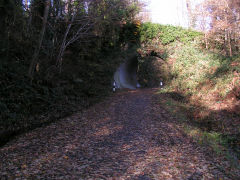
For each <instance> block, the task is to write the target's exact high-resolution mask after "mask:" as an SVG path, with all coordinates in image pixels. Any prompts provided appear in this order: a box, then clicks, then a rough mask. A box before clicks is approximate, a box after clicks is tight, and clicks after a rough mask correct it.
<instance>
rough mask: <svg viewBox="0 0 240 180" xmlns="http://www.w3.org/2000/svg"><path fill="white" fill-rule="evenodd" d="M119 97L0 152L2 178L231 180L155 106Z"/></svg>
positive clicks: (143, 96) (146, 94) (139, 95)
mask: <svg viewBox="0 0 240 180" xmlns="http://www.w3.org/2000/svg"><path fill="white" fill-rule="evenodd" d="M153 94H154V90H152V89H149V90H137V91H129V92H120V93H117V94H115V95H114V96H113V97H111V98H109V99H107V100H106V101H104V102H102V103H100V104H97V105H95V106H93V107H91V108H90V109H88V110H86V111H84V112H82V113H79V114H75V115H73V116H72V117H68V118H65V119H63V120H61V121H60V122H57V123H54V124H52V125H50V126H48V127H45V128H39V129H36V130H34V131H32V132H29V133H27V134H24V135H22V136H20V137H19V138H17V139H15V140H13V141H12V142H10V143H8V144H6V145H5V146H4V147H2V148H1V149H0V159H1V162H0V179H57V180H59V179H136V180H137V179H138V180H150V179H189V180H190V179H192V180H193V179H196V180H197V179H232V178H230V177H227V176H226V175H225V174H224V173H223V171H221V168H219V166H218V164H217V160H215V159H212V158H210V156H208V155H207V153H208V152H205V150H204V149H202V148H201V147H199V146H198V145H196V144H195V143H193V142H192V141H191V139H190V138H188V137H186V136H185V135H184V134H183V133H182V132H181V131H180V130H179V128H178V126H177V123H176V119H175V118H173V117H171V116H170V115H169V114H168V113H167V112H166V111H165V110H164V109H163V108H161V107H159V106H157V105H155V104H153V103H152V101H153V100H154V98H153Z"/></svg>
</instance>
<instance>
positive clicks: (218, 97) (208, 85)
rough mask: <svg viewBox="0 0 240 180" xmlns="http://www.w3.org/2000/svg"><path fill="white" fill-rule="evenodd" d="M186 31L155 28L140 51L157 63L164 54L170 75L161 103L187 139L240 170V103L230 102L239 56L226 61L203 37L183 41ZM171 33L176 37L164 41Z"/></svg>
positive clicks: (233, 99) (239, 82)
mask: <svg viewBox="0 0 240 180" xmlns="http://www.w3.org/2000/svg"><path fill="white" fill-rule="evenodd" d="M150 26H151V25H149V24H147V25H146V26H144V27H143V28H146V29H148V28H149V27H150ZM186 31H187V30H183V29H178V28H171V27H169V26H167V27H164V26H157V25H154V28H153V30H152V31H149V33H150V36H149V33H146V34H143V37H142V42H143V45H144V46H143V47H142V50H141V51H142V52H145V51H146V52H149V51H150V52H151V50H153V51H154V52H155V53H156V54H160V57H161V55H163V54H164V53H165V54H164V58H162V59H164V61H165V62H166V63H167V64H168V66H169V69H166V70H170V72H168V73H166V74H169V77H168V78H165V82H164V83H165V86H164V89H161V90H160V91H159V96H160V97H162V98H159V103H160V104H162V105H163V106H164V107H166V108H167V109H168V111H169V112H170V113H172V114H174V115H176V117H178V119H179V122H180V124H182V126H183V128H184V130H185V133H186V134H188V135H189V136H191V137H192V138H193V139H195V140H196V141H197V142H198V143H199V144H204V145H207V146H209V147H211V149H212V150H213V151H214V152H215V153H216V154H219V155H223V156H225V157H226V158H228V159H229V160H231V161H232V164H233V165H234V166H236V167H238V168H240V167H239V159H240V150H239V149H240V142H239V135H240V126H239V125H240V122H239V115H240V112H239V107H238V106H237V104H238V102H239V97H238V96H236V95H235V96H231V98H229V97H230V96H229V95H231V94H234V93H235V94H237V93H239V94H240V91H238V90H239V89H240V88H239V87H240V78H239V73H240V55H239V54H238V55H235V56H234V57H226V56H224V55H222V54H221V53H220V51H219V50H216V49H215V50H206V49H205V48H204V47H203V44H202V40H201V34H199V33H193V32H192V31H189V33H190V34H191V33H192V36H191V35H189V36H190V37H189V38H186V37H185V35H187V34H188V33H186ZM169 32H172V33H175V34H173V35H172V36H171V37H169V38H168V34H169ZM151 34H155V38H154V36H152V35H151ZM187 36H188V35H187ZM165 37H166V38H167V39H165ZM182 38H184V39H182ZM143 54H144V53H143ZM146 55H147V57H148V56H149V54H146V53H145V56H146ZM234 79H235V80H234ZM234 82H235V83H234Z"/></svg>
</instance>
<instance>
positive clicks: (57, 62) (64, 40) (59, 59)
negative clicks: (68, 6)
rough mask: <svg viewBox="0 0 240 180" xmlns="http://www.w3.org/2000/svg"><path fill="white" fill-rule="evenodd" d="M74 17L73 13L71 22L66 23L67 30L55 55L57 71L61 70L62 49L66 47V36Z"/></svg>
mask: <svg viewBox="0 0 240 180" xmlns="http://www.w3.org/2000/svg"><path fill="white" fill-rule="evenodd" d="M74 18H75V15H73V17H72V19H71V22H70V23H69V24H68V27H67V30H66V32H65V34H64V37H63V41H62V44H61V47H60V50H59V53H58V56H57V61H56V66H57V67H58V68H59V72H61V68H62V56H63V54H64V51H65V49H66V44H67V43H66V40H67V36H68V33H69V31H70V29H71V27H72V23H73V21H74Z"/></svg>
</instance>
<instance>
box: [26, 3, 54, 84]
mask: <svg viewBox="0 0 240 180" xmlns="http://www.w3.org/2000/svg"><path fill="white" fill-rule="evenodd" d="M49 7H50V0H46V2H45V9H44V16H43V25H42V30H41V32H40V36H39V41H38V45H37V47H36V49H35V51H34V54H33V58H32V61H31V64H30V67H29V70H28V75H29V77H30V78H31V80H33V75H34V69H35V67H36V65H37V63H38V55H39V52H40V49H41V46H42V41H43V37H44V34H45V30H46V24H47V19H48V12H49Z"/></svg>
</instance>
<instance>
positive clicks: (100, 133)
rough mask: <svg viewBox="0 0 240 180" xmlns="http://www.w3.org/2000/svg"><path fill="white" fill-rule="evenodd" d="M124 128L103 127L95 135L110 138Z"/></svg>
mask: <svg viewBox="0 0 240 180" xmlns="http://www.w3.org/2000/svg"><path fill="white" fill-rule="evenodd" d="M122 128H123V126H120V125H119V126H110V125H108V126H103V127H101V128H100V129H99V130H98V131H97V132H96V133H94V135H95V136H97V137H99V136H109V135H110V134H113V133H115V132H117V131H120V130H121V129H122Z"/></svg>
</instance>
